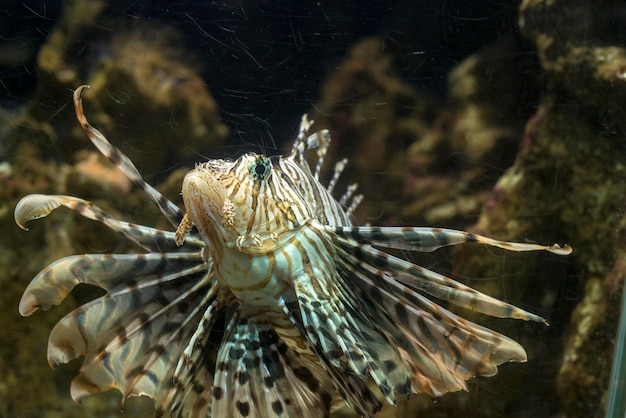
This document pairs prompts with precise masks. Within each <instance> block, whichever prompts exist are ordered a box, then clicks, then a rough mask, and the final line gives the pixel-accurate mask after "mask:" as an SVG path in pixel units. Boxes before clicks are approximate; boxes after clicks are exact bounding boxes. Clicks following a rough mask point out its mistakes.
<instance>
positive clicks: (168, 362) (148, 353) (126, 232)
mask: <svg viewBox="0 0 626 418" xmlns="http://www.w3.org/2000/svg"><path fill="white" fill-rule="evenodd" d="M84 88H85V86H81V87H79V88H78V89H77V90H76V92H75V94H74V104H75V108H76V114H77V117H78V120H79V122H80V124H81V126H82V127H83V129H84V131H85V132H86V134H87V136H88V137H89V138H90V139H91V141H92V142H93V143H94V145H96V147H97V148H98V149H99V150H100V152H101V153H102V154H103V155H105V156H106V157H107V158H109V159H110V160H111V161H112V162H113V163H114V164H115V165H116V166H117V167H118V168H119V169H121V170H122V171H123V172H124V173H125V174H126V175H127V176H128V177H129V179H130V180H131V181H132V182H133V183H134V184H135V185H136V186H137V187H139V188H141V189H142V190H144V191H145V193H146V195H147V196H148V197H149V198H150V199H151V200H152V201H153V202H154V203H155V204H156V205H157V206H158V207H159V208H160V209H161V211H162V213H163V215H164V216H165V217H166V218H167V219H168V220H169V222H170V224H171V225H172V228H173V229H175V230H174V231H164V230H158V229H154V228H150V227H147V226H143V225H136V224H132V223H127V222H124V221H120V220H117V219H115V218H113V217H112V216H110V215H109V214H107V213H106V212H104V211H103V210H102V209H100V208H98V207H97V206H95V205H93V204H92V203H90V202H87V201H85V200H82V199H79V198H75V197H71V196H58V195H52V196H47V195H29V196H26V197H25V198H23V199H22V200H21V201H20V203H19V204H18V205H17V207H16V209H15V220H16V222H17V224H18V225H20V226H21V227H24V224H25V222H27V221H29V220H32V219H36V218H41V217H44V216H46V215H47V214H49V213H50V212H51V211H52V210H54V209H56V208H58V207H60V206H65V207H67V208H69V209H71V210H73V211H75V212H77V213H79V214H81V215H82V216H85V217H87V218H90V219H93V220H95V221H98V222H101V223H103V224H105V225H107V226H108V227H110V228H111V229H113V230H115V231H117V232H119V233H120V234H122V235H123V236H125V237H126V238H128V239H129V240H131V241H133V242H134V243H135V244H137V245H138V246H139V247H140V248H142V249H143V250H144V253H142V254H86V255H77V256H70V257H66V258H64V259H61V260H59V261H57V262H55V263H53V264H51V265H49V266H48V267H46V268H45V269H44V270H42V272H41V273H39V274H38V275H37V276H36V277H35V278H34V279H33V281H32V282H31V284H30V285H29V286H28V288H27V289H26V291H25V293H24V295H23V297H22V301H21V303H20V312H21V313H22V314H23V315H30V314H32V313H33V312H34V311H35V310H36V309H48V308H50V306H51V305H56V304H59V303H61V302H62V300H63V299H64V298H65V297H66V296H67V294H69V292H70V291H71V290H72V288H73V287H74V286H75V285H76V284H78V283H87V284H91V285H95V286H99V287H101V288H103V289H104V290H106V292H107V294H106V295H104V296H102V297H100V298H98V299H95V300H93V301H91V302H89V303H87V304H85V305H83V306H81V307H78V308H77V309H75V310H74V311H72V312H71V313H69V314H68V315H67V316H66V317H64V318H63V319H62V320H61V321H60V322H59V323H58V324H57V325H56V327H55V328H54V329H53V331H52V333H51V336H50V340H49V346H48V359H49V362H50V364H51V365H53V366H54V365H57V364H60V363H65V362H68V361H70V360H72V359H74V358H77V357H79V356H84V360H83V365H82V367H81V369H80V371H79V373H78V375H77V376H76V377H75V379H74V380H73V382H72V387H71V394H72V397H73V398H74V399H76V400H80V399H82V398H83V397H84V396H86V395H88V394H90V393H93V392H98V391H103V390H108V389H112V388H116V389H118V390H120V391H121V392H122V394H123V397H124V399H125V398H127V397H129V396H139V395H146V396H149V397H151V398H153V399H154V400H155V403H156V409H157V415H159V416H160V415H167V416H177V417H178V416H181V417H182V416H191V417H225V416H230V417H256V416H263V417H325V416H328V415H329V413H330V410H331V407H332V405H333V404H334V403H336V400H337V399H340V400H342V401H345V402H346V403H347V404H348V405H349V406H350V408H352V409H353V410H354V411H355V412H356V413H357V414H359V415H360V416H367V417H372V416H374V414H375V413H376V412H377V411H378V410H379V409H380V408H381V406H382V401H383V400H384V401H386V402H388V403H391V404H394V403H395V402H396V395H409V394H411V393H426V394H429V395H431V396H440V395H443V394H445V393H447V392H451V391H457V390H466V389H467V385H466V380H468V379H469V378H471V377H474V376H492V375H494V374H495V373H496V371H497V366H498V365H499V364H501V363H503V362H507V361H525V360H526V353H525V351H524V349H523V348H522V347H521V346H520V345H519V344H518V343H517V342H515V341H513V340H512V339H510V338H508V337H506V336H504V335H501V334H499V333H497V332H495V331H492V330H489V329H487V328H484V327H481V326H479V325H477V324H474V323H472V322H470V321H468V320H465V319H463V318H461V317H459V316H457V315H455V314H453V313H451V312H450V311H448V310H446V309H444V308H443V307H441V306H439V305H438V304H437V303H435V302H433V301H432V300H430V298H429V297H435V298H437V299H440V300H444V301H448V302H450V303H453V304H456V305H459V306H461V307H465V308H468V309H471V310H474V311H478V312H482V313H484V314H487V315H492V316H496V317H503V318H506V317H508V318H517V319H522V320H533V321H544V322H545V320H543V318H541V317H539V316H537V315H534V314H532V313H529V312H526V311H524V310H522V309H520V308H517V307H515V306H513V305H510V304H508V303H506V302H503V301H500V300H497V299H494V298H491V297H489V296H487V295H485V294H482V293H480V292H478V291H476V290H474V289H471V288H469V287H467V286H465V285H463V284H461V283H459V282H456V281H455V280H453V279H451V278H448V277H445V276H442V275H440V274H438V273H436V272H433V271H430V270H428V269H426V268H423V267H421V266H418V265H415V264H413V263H411V262H409V261H407V260H404V259H402V258H399V257H396V256H394V255H391V254H389V253H388V252H386V250H387V249H400V250H407V251H433V250H435V249H437V248H440V247H443V246H449V245H457V244H462V243H481V244H485V245H491V246H496V247H500V248H504V249H507V250H512V251H534V250H546V251H550V252H553V253H556V254H568V253H569V252H571V248H569V247H567V246H565V247H559V246H556V245H553V246H541V245H534V244H520V243H509V242H502V241H497V240H493V239H490V238H487V237H483V236H480V235H476V234H471V233H467V232H462V231H455V230H447V229H440V228H410V227H371V226H368V227H359V226H355V225H353V224H352V222H351V216H352V212H353V210H354V209H355V208H356V206H357V205H358V204H359V202H360V200H361V198H362V197H361V196H360V195H356V194H355V190H356V186H351V187H349V188H348V190H347V191H346V192H345V193H344V195H343V196H341V197H340V198H338V199H335V198H334V197H333V196H334V187H335V184H336V182H337V178H338V177H339V175H340V174H341V171H342V170H343V167H344V166H345V164H346V161H345V160H342V161H340V162H339V163H337V164H336V166H335V170H334V174H333V176H332V178H331V181H330V182H329V184H328V185H327V186H324V185H323V184H322V183H321V182H320V181H319V174H320V171H321V168H322V165H323V162H324V156H325V154H326V149H327V147H328V144H329V142H330V137H329V135H328V132H327V131H320V132H316V133H313V134H309V130H310V127H311V124H312V122H311V121H309V120H308V119H307V118H306V116H305V117H303V119H302V122H301V126H300V131H299V134H298V136H297V138H296V140H295V142H294V145H293V148H292V151H291V153H290V154H289V155H287V156H280V157H272V158H270V157H267V156H265V155H260V154H253V153H250V154H245V155H243V156H241V157H240V158H238V159H236V160H220V159H215V160H209V161H207V162H204V163H201V164H198V165H197V166H196V167H195V168H194V169H193V170H192V171H190V172H189V173H188V174H187V175H186V176H185V179H184V181H183V185H182V196H183V202H184V205H185V210H184V211H183V210H181V209H180V208H178V207H177V206H176V205H174V204H173V203H172V202H170V201H169V200H167V199H166V198H165V197H164V196H163V195H161V194H160V193H159V192H158V191H157V190H156V189H154V188H153V187H152V186H151V185H149V184H148V183H146V182H145V181H144V180H143V178H142V177H141V175H140V173H139V172H138V170H137V169H136V168H135V166H134V165H133V163H132V161H130V160H129V159H128V158H127V157H126V156H125V155H124V154H123V153H122V152H121V151H119V150H118V149H116V148H114V147H113V146H112V145H111V144H110V143H109V142H108V140H107V139H106V138H105V137H104V136H103V135H102V134H101V133H100V132H99V131H98V130H96V129H95V128H93V127H92V126H91V125H90V124H89V122H88V121H87V119H86V118H85V116H84V113H83V107H82V100H81V94H82V91H83V89H84ZM310 152H316V154H317V164H316V165H315V166H314V167H313V168H311V167H310V165H309V164H308V162H307V159H306V156H307V154H308V153H310Z"/></svg>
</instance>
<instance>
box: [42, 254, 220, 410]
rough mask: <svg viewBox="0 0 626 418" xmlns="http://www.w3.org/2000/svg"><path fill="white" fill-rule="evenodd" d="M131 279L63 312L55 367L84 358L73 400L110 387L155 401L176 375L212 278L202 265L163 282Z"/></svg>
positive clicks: (52, 342) (52, 349)
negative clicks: (80, 357)
mask: <svg viewBox="0 0 626 418" xmlns="http://www.w3.org/2000/svg"><path fill="white" fill-rule="evenodd" d="M136 280H137V281H136V282H135V281H133V280H127V281H126V282H125V283H123V284H120V285H118V286H116V287H114V288H113V289H111V290H110V291H109V292H108V294H107V295H105V296H103V297H101V298H98V299H95V300H93V301H91V302H89V303H87V304H85V305H83V306H81V307H79V308H77V309H75V310H74V311H72V312H71V313H70V314H68V315H66V316H65V317H64V318H63V319H61V321H59V323H58V324H57V325H56V326H55V327H54V329H53V330H52V332H51V334H50V339H49V342H48V361H49V362H50V364H51V365H53V366H55V365H58V364H60V363H67V362H68V361H70V360H72V359H74V358H77V357H79V356H80V355H84V356H85V357H84V360H83V365H82V367H81V369H80V372H79V374H78V375H77V376H76V377H75V378H74V380H73V381H72V387H71V395H72V398H73V399H75V400H80V399H82V398H83V397H84V396H86V395H88V394H90V393H93V392H99V391H103V390H108V389H111V388H118V389H120V391H121V392H122V394H123V395H124V398H126V397H127V396H136V395H147V396H150V397H156V396H157V395H158V394H159V392H160V391H161V390H162V389H163V385H166V384H167V383H168V382H169V381H170V379H171V376H172V373H173V371H174V367H175V365H176V363H177V362H178V359H179V357H180V354H181V352H182V350H183V348H184V345H185V344H186V342H187V341H188V339H189V337H190V336H191V334H192V332H193V329H194V328H195V325H196V324H197V321H198V320H199V316H200V315H201V312H202V309H203V306H205V304H206V303H207V295H208V294H210V292H209V291H210V290H211V287H212V286H213V285H214V283H213V281H212V280H210V279H209V278H208V277H207V272H206V268H205V267H204V266H203V265H198V266H195V267H190V268H188V269H183V270H181V271H179V272H173V273H170V274H168V275H165V276H163V277H150V276H148V277H146V278H140V277H137V278H136Z"/></svg>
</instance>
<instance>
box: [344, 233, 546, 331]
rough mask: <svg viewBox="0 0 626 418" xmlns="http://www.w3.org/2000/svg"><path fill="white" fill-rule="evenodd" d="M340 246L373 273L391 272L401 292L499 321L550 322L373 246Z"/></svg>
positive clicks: (348, 243) (350, 244)
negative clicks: (426, 296) (419, 293)
mask: <svg viewBox="0 0 626 418" xmlns="http://www.w3.org/2000/svg"><path fill="white" fill-rule="evenodd" d="M337 243H338V244H339V245H340V246H341V247H342V248H343V249H344V250H346V251H347V252H349V253H351V254H353V255H354V256H355V258H356V259H358V260H359V263H360V265H361V266H363V267H365V268H367V269H369V270H371V272H373V273H375V274H379V273H382V272H385V273H389V275H390V276H393V278H394V281H396V282H398V283H402V284H403V287H402V291H403V292H404V293H415V290H419V291H423V292H426V293H428V294H430V295H432V296H435V297H437V298H439V299H441V300H446V301H448V302H451V303H454V304H455V305H458V306H460V307H463V308H467V309H470V310H472V311H476V312H480V313H483V314H486V315H490V316H494V317H497V318H514V319H522V320H524V321H528V320H532V321H537V322H544V323H547V322H546V320H545V319H544V318H542V317H540V316H538V315H535V314H532V313H530V312H527V311H525V310H523V309H520V308H518V307H516V306H513V305H511V304H509V303H506V302H503V301H501V300H499V299H496V298H493V297H491V296H488V295H485V294H484V293H481V292H479V291H477V290H475V289H472V288H471V287H469V286H466V285H464V284H462V283H459V282H457V281H456V280H453V279H451V278H449V277H446V276H443V275H441V274H439V273H435V272H434V271H431V270H429V269H427V268H424V267H421V266H418V265H416V264H413V263H411V262H408V261H406V260H403V259H400V258H398V257H395V256H393V255H391V254H387V253H385V252H383V251H380V250H378V249H376V248H374V247H372V246H370V245H366V244H358V243H356V242H354V241H351V240H345V239H342V238H339V239H337ZM413 289H415V290H413Z"/></svg>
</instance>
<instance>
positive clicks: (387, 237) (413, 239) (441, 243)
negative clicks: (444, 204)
mask: <svg viewBox="0 0 626 418" xmlns="http://www.w3.org/2000/svg"><path fill="white" fill-rule="evenodd" d="M325 228H326V230H328V231H332V232H334V233H335V234H337V235H339V236H341V237H344V238H349V239H352V240H354V241H356V242H358V243H359V244H372V245H375V246H377V247H385V248H395V249H398V250H407V251H421V252H430V251H434V250H436V249H438V248H441V247H446V246H449V245H458V244H466V243H478V244H485V245H490V246H492V247H498V248H503V249H505V250H509V251H549V252H551V253H554V254H558V255H568V254H570V253H571V252H572V247H570V246H568V245H564V246H562V247H561V246H559V245H557V244H554V245H537V244H526V243H519V242H506V241H499V240H496V239H492V238H488V237H484V236H482V235H478V234H473V233H471V232H465V231H456V230H454V229H444V228H411V227H388V226H386V227H374V226H350V227H344V226H326V227H325Z"/></svg>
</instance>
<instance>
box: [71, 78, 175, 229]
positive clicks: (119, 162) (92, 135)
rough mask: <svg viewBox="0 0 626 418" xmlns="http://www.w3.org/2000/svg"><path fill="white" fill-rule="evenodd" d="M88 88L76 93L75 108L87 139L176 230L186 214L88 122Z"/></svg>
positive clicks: (78, 90)
mask: <svg viewBox="0 0 626 418" xmlns="http://www.w3.org/2000/svg"><path fill="white" fill-rule="evenodd" d="M86 88H89V86H86V85H83V86H80V87H78V88H77V89H76V90H75V91H74V108H75V110H76V117H77V118H78V122H79V123H80V126H81V127H82V128H83V131H85V134H86V135H87V137H88V138H89V139H90V140H91V142H92V143H93V144H94V145H95V146H96V148H98V150H99V151H100V152H101V153H102V155H104V156H105V157H106V158H108V159H109V160H110V161H111V162H112V163H113V164H115V165H116V166H117V167H118V168H119V169H120V170H121V171H122V172H123V173H124V174H126V176H127V177H128V178H129V179H130V181H132V182H133V183H134V184H135V185H136V186H137V187H139V188H140V189H141V190H143V191H144V192H145V193H146V195H148V197H149V198H150V199H151V200H152V201H153V202H154V203H156V205H157V206H158V207H159V209H161V212H162V213H163V215H165V217H166V218H167V220H168V221H169V222H170V224H172V226H173V227H174V228H176V227H177V226H178V225H179V224H180V222H181V220H182V219H183V216H184V214H185V213H184V212H183V211H182V210H181V209H180V208H179V207H178V206H176V205H175V204H174V203H172V202H171V201H170V200H168V199H167V198H166V197H165V196H163V195H162V194H161V193H160V192H159V191H158V190H157V189H155V188H154V187H152V186H151V185H149V184H148V183H146V181H145V180H144V179H143V177H142V176H141V174H140V173H139V170H137V168H136V167H135V165H134V164H133V162H132V161H131V160H130V159H129V158H128V157H127V156H126V155H124V153H122V152H121V151H120V150H119V149H117V148H116V147H114V146H113V145H111V144H110V143H109V141H108V140H107V139H106V137H105V136H104V135H103V134H102V133H101V132H100V131H98V130H97V129H96V128H94V127H93V126H91V125H90V124H89V122H88V121H87V118H86V117H85V113H84V112H83V100H82V93H83V90H84V89H86Z"/></svg>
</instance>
